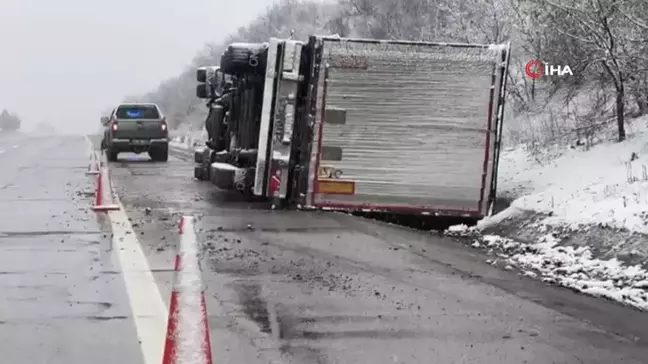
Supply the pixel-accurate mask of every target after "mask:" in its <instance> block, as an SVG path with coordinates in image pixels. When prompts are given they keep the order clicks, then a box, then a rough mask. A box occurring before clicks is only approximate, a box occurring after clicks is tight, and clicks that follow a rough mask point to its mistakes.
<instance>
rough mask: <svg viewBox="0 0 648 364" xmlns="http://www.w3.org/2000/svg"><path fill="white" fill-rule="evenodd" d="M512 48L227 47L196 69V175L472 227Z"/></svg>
mask: <svg viewBox="0 0 648 364" xmlns="http://www.w3.org/2000/svg"><path fill="white" fill-rule="evenodd" d="M509 53H510V46H509V45H481V44H445V43H430V42H410V41H385V40H372V39H351V38H339V37H326V36H311V37H309V39H308V41H307V42H301V41H297V40H291V39H289V40H282V39H277V38H272V39H270V40H269V42H267V43H263V44H243V43H235V44H232V45H230V46H229V47H228V49H227V50H226V51H225V53H224V54H223V55H222V57H221V64H220V66H218V67H205V68H201V69H199V70H198V72H197V76H198V77H197V79H198V82H199V84H198V87H197V96H199V97H201V98H204V99H209V102H208V107H209V116H208V117H207V120H206V125H205V126H206V129H207V131H208V134H209V141H208V142H207V144H206V145H205V146H204V147H201V148H199V149H198V150H196V151H195V161H196V163H197V165H196V167H195V170H194V175H195V177H196V178H198V179H202V180H209V181H211V182H212V183H213V184H215V185H216V186H218V187H219V188H222V189H234V190H239V191H241V192H242V193H247V194H250V195H256V196H261V197H266V198H268V199H271V200H272V201H273V202H274V203H275V204H276V205H282V206H294V207H298V208H317V209H334V210H345V211H355V210H362V211H382V212H385V211H386V212H399V213H410V214H428V215H429V214H434V215H449V216H461V217H470V218H476V219H477V218H481V217H483V216H486V215H488V214H489V213H490V210H491V208H492V205H493V202H494V199H495V193H496V175H497V164H498V160H499V150H500V147H501V126H502V119H503V110H504V97H503V95H504V93H505V86H506V74H507V70H508V60H509Z"/></svg>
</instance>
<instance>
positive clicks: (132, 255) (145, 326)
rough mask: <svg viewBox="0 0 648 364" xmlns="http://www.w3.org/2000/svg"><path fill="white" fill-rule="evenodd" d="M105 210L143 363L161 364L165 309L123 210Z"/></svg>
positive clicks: (119, 203)
mask: <svg viewBox="0 0 648 364" xmlns="http://www.w3.org/2000/svg"><path fill="white" fill-rule="evenodd" d="M117 203H118V205H119V207H120V208H121V209H120V210H117V211H109V212H108V215H109V216H110V223H111V224H112V232H113V247H114V249H115V250H116V251H117V257H118V258H119V263H120V265H121V271H122V276H123V278H124V282H125V284H126V293H127V294H128V300H129V303H130V307H131V311H132V313H133V320H134V322H135V328H136V329H137V336H138V338H139V341H140V349H141V351H142V356H143V357H144V362H145V363H146V364H160V363H162V355H163V353H164V342H165V338H166V325H167V318H168V312H167V307H166V304H165V303H164V301H163V300H162V296H161V295H160V290H159V289H158V286H157V284H156V283H155V278H154V277H153V273H152V272H151V268H150V266H149V264H148V261H147V259H146V256H144V252H143V251H142V248H141V246H140V242H139V240H138V239H137V235H136V234H135V232H134V231H133V227H132V225H131V223H130V221H128V216H127V215H126V213H125V212H124V206H123V205H122V204H121V202H119V201H117Z"/></svg>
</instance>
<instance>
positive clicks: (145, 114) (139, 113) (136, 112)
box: [115, 105, 160, 119]
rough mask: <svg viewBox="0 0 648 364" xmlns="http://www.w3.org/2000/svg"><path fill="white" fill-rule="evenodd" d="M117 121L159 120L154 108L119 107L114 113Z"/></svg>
mask: <svg viewBox="0 0 648 364" xmlns="http://www.w3.org/2000/svg"><path fill="white" fill-rule="evenodd" d="M115 115H116V116H117V119H159V118H160V113H159V111H158V109H157V108H156V107H155V106H150V105H140V106H120V107H118V108H117V112H116V113H115Z"/></svg>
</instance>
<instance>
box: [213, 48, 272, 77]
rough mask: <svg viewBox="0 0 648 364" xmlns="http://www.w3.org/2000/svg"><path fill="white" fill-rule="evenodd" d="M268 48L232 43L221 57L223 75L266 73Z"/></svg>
mask: <svg viewBox="0 0 648 364" xmlns="http://www.w3.org/2000/svg"><path fill="white" fill-rule="evenodd" d="M267 58H268V52H267V46H266V45H265V44H262V43H232V44H231V45H230V46H229V47H227V50H226V51H225V52H224V53H223V55H222V56H221V63H220V67H221V70H222V71H223V73H227V74H232V75H246V74H260V73H263V71H265V67H266V62H267Z"/></svg>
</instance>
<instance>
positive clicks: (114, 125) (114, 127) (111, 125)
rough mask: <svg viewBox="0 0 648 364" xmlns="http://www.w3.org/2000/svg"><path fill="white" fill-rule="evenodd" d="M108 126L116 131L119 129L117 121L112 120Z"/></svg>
mask: <svg viewBox="0 0 648 364" xmlns="http://www.w3.org/2000/svg"><path fill="white" fill-rule="evenodd" d="M110 128H111V129H112V131H117V129H119V125H117V122H116V121H113V122H112V123H111V124H110Z"/></svg>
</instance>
